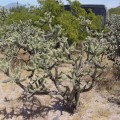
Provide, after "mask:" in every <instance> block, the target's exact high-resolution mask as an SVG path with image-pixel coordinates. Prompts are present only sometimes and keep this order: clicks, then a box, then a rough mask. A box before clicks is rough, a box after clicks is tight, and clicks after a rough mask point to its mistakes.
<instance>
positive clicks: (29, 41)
mask: <svg viewBox="0 0 120 120" xmlns="http://www.w3.org/2000/svg"><path fill="white" fill-rule="evenodd" d="M47 18H50V19H47ZM46 21H47V23H48V27H49V31H47V32H45V31H43V30H42V28H41V29H39V28H37V27H33V26H32V23H31V21H30V20H29V21H27V22H22V21H21V23H20V24H16V23H13V24H12V25H10V26H7V27H6V31H7V32H6V33H5V35H4V36H2V38H1V42H0V52H1V53H2V54H4V55H5V57H4V58H2V59H1V62H0V70H2V71H3V72H4V73H5V74H6V75H7V76H9V79H8V80H5V81H4V82H8V81H11V80H12V81H14V82H15V83H16V84H17V85H19V86H20V87H21V88H22V89H23V90H24V91H25V92H26V93H28V98H30V97H32V96H33V95H35V94H40V95H44V94H45V95H47V94H49V95H61V96H62V97H63V100H64V102H63V104H64V105H67V107H68V109H69V110H70V111H71V112H73V111H74V110H76V109H77V108H78V106H79V97H80V93H81V92H87V91H88V90H90V89H92V87H93V86H94V84H95V81H96V80H98V79H100V76H101V74H102V72H103V70H104V66H103V65H101V62H100V57H101V54H103V53H104V51H105V49H106V46H105V45H104V40H102V39H100V41H98V40H97V39H95V38H92V37H90V36H89V37H87V38H86V41H85V42H83V43H82V44H81V50H77V49H76V46H75V44H72V45H70V46H69V44H68V41H67V37H66V36H64V34H62V32H63V29H62V27H61V26H60V25H55V26H52V25H51V21H52V16H51V14H50V13H46V14H45V19H44V18H43V19H41V20H39V21H37V24H45V23H46ZM82 22H83V21H82ZM85 23H86V21H85ZM82 24H83V23H82ZM85 27H86V26H85ZM20 49H23V50H24V51H26V52H27V53H29V54H30V59H29V64H27V63H25V62H24V61H23V60H22V58H18V52H19V50H20ZM74 51H75V52H78V53H79V54H78V55H77V56H74V55H72V52H74ZM83 54H86V57H85V58H83ZM13 58H16V59H19V60H20V62H23V64H24V65H21V66H16V68H15V69H14V70H12V64H11V63H12V61H13V60H14V59H13ZM63 63H67V64H71V65H72V67H71V69H70V70H69V71H68V73H63V72H62V71H59V67H60V65H61V64H63ZM3 68H4V69H3ZM22 69H24V70H27V71H31V75H29V76H27V77H26V78H24V79H21V70H22ZM53 71H54V72H53ZM86 77H87V78H89V79H90V80H89V81H85V79H86ZM48 79H50V80H51V81H52V83H53V85H54V86H55V87H56V90H54V91H51V90H50V89H49V87H47V86H46V84H47V83H46V81H47V80H48ZM64 79H65V80H67V81H69V83H71V84H72V87H69V86H66V85H64V84H63V82H64ZM24 80H28V81H29V83H28V85H26V86H25V85H23V84H22V81H24Z"/></svg>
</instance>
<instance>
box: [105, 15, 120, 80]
mask: <svg viewBox="0 0 120 120" xmlns="http://www.w3.org/2000/svg"><path fill="white" fill-rule="evenodd" d="M107 27H108V29H109V32H108V33H106V35H105V36H106V39H107V41H108V42H109V47H108V51H107V52H108V58H109V59H111V60H113V61H114V66H115V67H116V70H117V71H118V72H117V74H116V78H117V79H120V72H119V71H120V15H112V16H111V18H110V20H109V21H108V24H107Z"/></svg>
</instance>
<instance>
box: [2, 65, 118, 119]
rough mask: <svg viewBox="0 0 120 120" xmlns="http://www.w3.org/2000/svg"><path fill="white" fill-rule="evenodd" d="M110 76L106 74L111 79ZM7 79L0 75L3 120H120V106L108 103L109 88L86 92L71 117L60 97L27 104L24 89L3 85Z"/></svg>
mask: <svg viewBox="0 0 120 120" xmlns="http://www.w3.org/2000/svg"><path fill="white" fill-rule="evenodd" d="M64 67H66V66H64ZM64 69H65V68H64ZM24 74H25V72H24ZM110 75H111V74H107V75H106V76H107V78H108V79H109V78H111V77H112V75H111V76H110ZM6 78H7V77H6V76H5V75H4V74H3V73H2V72H0V120H27V119H29V120H120V104H119V105H118V104H115V103H114V102H113V103H112V102H109V101H108V96H109V92H108V91H107V90H106V89H102V90H100V89H98V87H97V86H95V87H94V89H92V90H91V91H89V92H87V93H82V94H81V96H80V97H81V99H80V100H81V105H80V110H79V111H78V112H77V113H75V114H70V113H68V112H67V111H65V108H64V107H63V106H62V105H61V99H60V97H59V96H57V97H50V96H35V97H34V98H33V99H31V100H29V102H26V101H25V96H24V95H23V94H22V92H23V91H22V89H21V88H19V87H18V86H17V85H16V84H15V83H12V82H11V83H6V84H5V83H2V82H1V80H4V79H6Z"/></svg>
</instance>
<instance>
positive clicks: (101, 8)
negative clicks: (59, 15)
mask: <svg viewBox="0 0 120 120" xmlns="http://www.w3.org/2000/svg"><path fill="white" fill-rule="evenodd" d="M64 8H65V10H68V11H71V7H70V5H64ZM81 8H83V9H85V11H86V12H87V13H89V9H91V10H92V12H93V13H94V14H95V15H101V16H102V26H103V27H104V26H105V23H106V20H107V19H108V17H109V13H108V10H107V8H106V6H105V5H81Z"/></svg>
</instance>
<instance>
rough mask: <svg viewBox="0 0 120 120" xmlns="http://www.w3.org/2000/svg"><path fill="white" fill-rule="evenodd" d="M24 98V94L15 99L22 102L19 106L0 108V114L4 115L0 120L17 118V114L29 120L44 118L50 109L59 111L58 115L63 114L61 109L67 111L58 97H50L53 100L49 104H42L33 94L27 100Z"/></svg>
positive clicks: (23, 119)
mask: <svg viewBox="0 0 120 120" xmlns="http://www.w3.org/2000/svg"><path fill="white" fill-rule="evenodd" d="M25 99H26V96H22V97H19V98H18V99H17V101H18V103H19V101H20V102H22V105H21V106H18V107H15V108H14V107H11V108H9V109H10V110H9V111H8V110H7V106H6V107H5V108H4V109H2V110H0V115H2V116H4V117H3V118H2V119H1V120H6V119H12V118H18V117H19V116H21V117H22V120H29V119H30V120H31V119H35V118H39V117H42V118H45V117H46V116H47V115H48V113H49V112H50V111H53V112H56V111H59V112H60V115H63V111H64V112H65V111H67V112H68V109H67V107H66V106H65V105H63V100H61V99H60V98H59V97H54V98H52V99H53V101H52V102H51V105H50V106H45V105H42V103H41V102H40V100H39V99H38V98H37V97H35V96H34V97H33V98H32V99H30V100H29V101H28V100H25ZM6 102H10V101H6ZM20 104H21V103H20Z"/></svg>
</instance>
